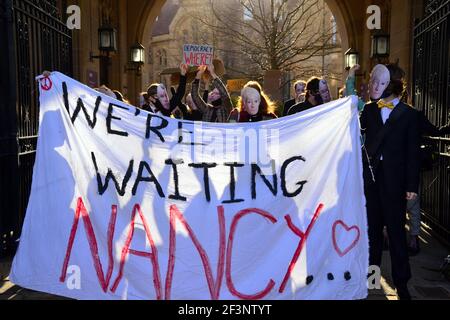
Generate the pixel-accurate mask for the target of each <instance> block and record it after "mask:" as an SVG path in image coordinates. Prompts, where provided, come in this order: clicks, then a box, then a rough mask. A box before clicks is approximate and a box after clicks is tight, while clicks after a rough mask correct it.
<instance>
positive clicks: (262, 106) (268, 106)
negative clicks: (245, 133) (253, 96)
mask: <svg viewBox="0 0 450 320" xmlns="http://www.w3.org/2000/svg"><path fill="white" fill-rule="evenodd" d="M245 88H253V89H256V90H257V91H258V92H259V94H260V95H261V102H260V103H259V109H258V113H260V114H270V113H275V109H276V108H277V106H276V105H275V103H274V102H273V101H272V100H270V98H269V97H268V96H267V94H265V93H264V91H263V90H262V87H261V85H260V84H259V83H258V82H256V81H249V82H247V84H246V85H245V86H244V89H245ZM244 89H243V91H244ZM237 108H238V110H239V111H244V101H243V99H242V95H241V96H240V97H239V99H238V102H237Z"/></svg>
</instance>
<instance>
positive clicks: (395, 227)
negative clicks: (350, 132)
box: [361, 64, 420, 300]
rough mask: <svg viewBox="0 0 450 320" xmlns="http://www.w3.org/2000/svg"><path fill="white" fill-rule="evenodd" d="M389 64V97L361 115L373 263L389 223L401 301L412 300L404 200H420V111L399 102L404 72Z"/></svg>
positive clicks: (378, 257) (378, 259)
mask: <svg viewBox="0 0 450 320" xmlns="http://www.w3.org/2000/svg"><path fill="white" fill-rule="evenodd" d="M387 68H388V70H389V73H390V82H389V86H388V87H387V89H386V91H385V92H384V93H383V96H384V97H386V98H384V99H381V100H380V101H378V102H371V103H368V104H366V106H365V107H364V110H363V112H362V114H361V133H362V134H363V136H365V146H364V148H365V150H364V156H363V164H364V171H363V172H364V185H365V186H364V189H365V195H366V201H367V205H366V206H367V217H368V227H369V230H368V234H369V247H370V249H369V253H370V265H375V266H380V265H381V258H382V251H383V227H384V226H386V227H387V233H388V237H389V250H390V255H391V263H392V277H393V280H394V285H395V287H396V289H397V294H398V296H399V298H400V299H401V300H410V299H411V296H410V294H409V291H408V286H407V284H408V281H409V279H410V278H411V270H410V265H409V257H408V246H407V241H406V230H405V223H406V201H407V200H413V199H416V198H417V195H418V191H419V190H418V188H419V161H420V160H419V152H420V151H419V121H418V120H419V118H418V112H417V111H416V110H414V109H413V108H412V107H411V106H409V105H406V104H404V103H403V102H401V100H400V99H401V97H402V95H403V92H404V90H405V82H404V76H405V73H404V71H403V70H402V69H401V68H400V67H398V66H397V65H396V64H391V65H388V66H387Z"/></svg>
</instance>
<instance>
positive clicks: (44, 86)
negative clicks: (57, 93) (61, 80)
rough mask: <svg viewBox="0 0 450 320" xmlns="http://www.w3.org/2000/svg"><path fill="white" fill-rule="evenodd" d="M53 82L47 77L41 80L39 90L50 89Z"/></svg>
mask: <svg viewBox="0 0 450 320" xmlns="http://www.w3.org/2000/svg"><path fill="white" fill-rule="evenodd" d="M52 86H53V82H52V80H51V79H50V78H49V77H45V78H42V79H41V88H42V90H45V91H48V90H50V89H51V88H52Z"/></svg>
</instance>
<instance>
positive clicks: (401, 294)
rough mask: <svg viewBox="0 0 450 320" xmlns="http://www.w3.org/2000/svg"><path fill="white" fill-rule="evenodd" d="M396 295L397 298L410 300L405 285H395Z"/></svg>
mask: <svg viewBox="0 0 450 320" xmlns="http://www.w3.org/2000/svg"><path fill="white" fill-rule="evenodd" d="M397 296H398V299H399V300H412V299H411V294H410V293H409V290H408V286H407V285H402V286H398V287H397Z"/></svg>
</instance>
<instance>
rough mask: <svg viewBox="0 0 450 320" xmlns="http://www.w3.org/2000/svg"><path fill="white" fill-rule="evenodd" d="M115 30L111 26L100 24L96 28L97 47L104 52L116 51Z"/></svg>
mask: <svg viewBox="0 0 450 320" xmlns="http://www.w3.org/2000/svg"><path fill="white" fill-rule="evenodd" d="M116 38H117V31H116V29H114V28H113V27H111V26H108V25H107V26H102V27H100V28H99V29H98V49H99V50H100V51H105V52H116V51H117V41H116Z"/></svg>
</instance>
